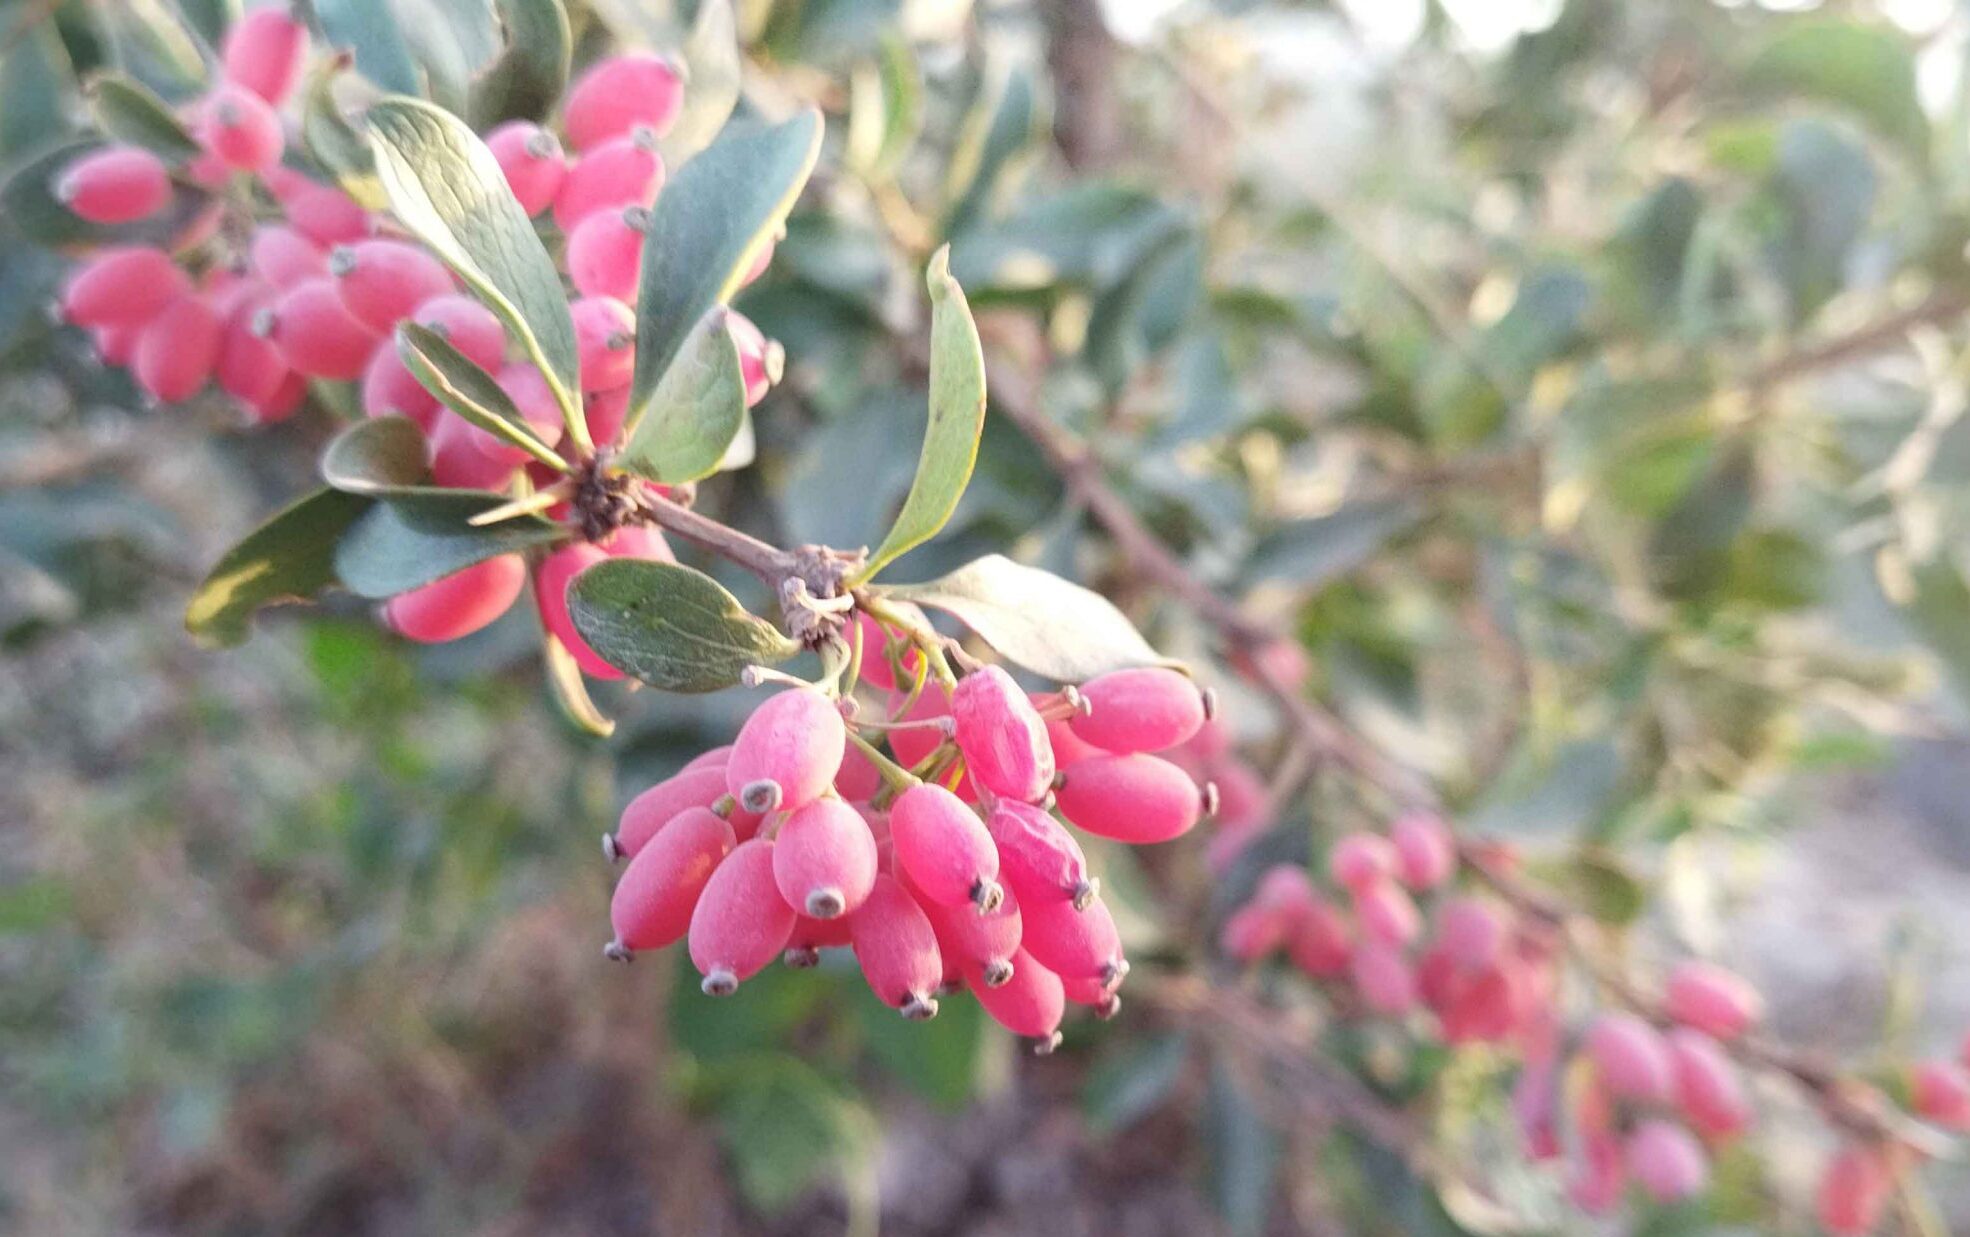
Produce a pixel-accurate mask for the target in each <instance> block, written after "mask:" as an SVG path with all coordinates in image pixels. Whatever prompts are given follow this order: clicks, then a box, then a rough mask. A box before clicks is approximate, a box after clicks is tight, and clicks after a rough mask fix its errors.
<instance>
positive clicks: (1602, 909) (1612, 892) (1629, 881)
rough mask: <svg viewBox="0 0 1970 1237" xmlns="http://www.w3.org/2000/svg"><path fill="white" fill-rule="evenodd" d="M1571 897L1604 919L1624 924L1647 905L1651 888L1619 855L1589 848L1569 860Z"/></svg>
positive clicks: (1567, 876) (1567, 878) (1566, 882)
mask: <svg viewBox="0 0 1970 1237" xmlns="http://www.w3.org/2000/svg"><path fill="white" fill-rule="evenodd" d="M1563 883H1564V885H1565V886H1566V889H1567V892H1568V894H1569V895H1570V897H1571V900H1572V901H1573V902H1575V903H1576V904H1578V905H1579V907H1580V908H1581V909H1582V910H1584V911H1586V912H1587V913H1588V914H1589V915H1591V916H1592V917H1593V918H1594V919H1596V920H1598V921H1599V922H1601V923H1604V924H1609V925H1611V926H1613V927H1625V926H1626V925H1628V924H1631V923H1633V922H1635V920H1637V919H1639V918H1640V917H1641V914H1642V912H1643V911H1644V910H1646V909H1648V891H1647V890H1646V889H1644V888H1643V887H1642V883H1641V882H1640V881H1639V880H1637V879H1635V876H1634V874H1633V873H1632V872H1630V871H1628V869H1627V867H1626V866H1625V865H1624V864H1623V863H1622V862H1621V859H1620V857H1619V856H1618V855H1614V854H1610V853H1609V852H1607V851H1603V850H1586V851H1582V852H1580V853H1579V854H1577V855H1574V856H1573V857H1572V858H1571V859H1570V860H1568V862H1567V865H1566V872H1565V875H1564V878H1563Z"/></svg>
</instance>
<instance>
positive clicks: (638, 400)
mask: <svg viewBox="0 0 1970 1237" xmlns="http://www.w3.org/2000/svg"><path fill="white" fill-rule="evenodd" d="M820 151H821V113H820V112H819V111H817V110H815V109H814V108H808V109H806V110H805V111H803V112H801V113H800V114H799V115H798V116H795V117H794V118H793V119H792V120H788V121H785V122H783V123H781V124H777V125H745V126H730V127H728V128H727V129H726V130H725V132H724V133H723V134H721V135H720V136H719V139H718V140H717V141H715V142H713V143H712V144H711V145H710V146H708V147H706V148H705V150H704V151H703V153H701V154H699V155H698V157H697V158H695V159H692V160H691V161H690V162H689V163H686V164H685V165H684V166H683V167H681V168H679V169H678V170H677V174H676V175H675V176H673V177H671V179H670V183H668V184H666V185H665V186H664V191H663V193H662V194H661V195H660V196H659V197H658V198H657V204H656V206H655V207H654V208H653V209H652V210H651V212H650V216H651V217H650V232H649V236H648V238H647V239H645V241H644V242H643V279H642V285H641V288H640V290H639V292H638V294H637V301H636V378H635V381H634V383H633V384H632V386H631V388H630V401H629V406H630V407H631V408H641V407H643V406H645V405H646V404H647V403H648V402H649V401H650V397H651V396H652V395H654V394H655V393H656V389H657V383H658V382H660V381H661V380H662V378H663V375H664V371H665V370H667V369H669V368H670V363H671V361H672V360H674V359H675V358H676V356H677V353H678V351H679V350H680V349H681V348H683V346H684V341H685V339H686V338H687V337H688V336H689V335H690V333H691V329H692V328H693V327H695V326H696V325H697V324H698V322H699V321H700V320H702V319H703V318H704V316H705V314H707V313H709V312H710V311H711V308H712V306H714V305H717V304H720V303H722V302H724V301H727V300H729V299H731V296H732V294H733V293H734V292H736V291H738V288H739V283H740V280H742V279H743V278H744V277H745V273H746V269H747V268H748V267H749V266H751V265H752V262H753V260H754V259H755V258H757V257H758V256H759V254H760V253H761V251H763V250H764V249H765V247H766V246H767V244H769V243H770V242H771V240H772V237H773V233H774V231H775V230H777V229H778V228H779V226H780V225H781V223H782V222H783V221H784V220H785V219H786V217H787V212H788V211H789V210H791V209H793V204H794V199H796V198H798V197H799V196H800V190H801V187H802V186H804V185H805V184H806V183H807V177H808V174H809V173H810V172H812V171H813V170H814V160H815V158H816V157H817V156H818V155H819V154H820Z"/></svg>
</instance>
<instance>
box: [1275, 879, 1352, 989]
mask: <svg viewBox="0 0 1970 1237" xmlns="http://www.w3.org/2000/svg"><path fill="white" fill-rule="evenodd" d="M1353 938H1354V933H1353V931H1352V930H1351V929H1350V928H1349V927H1348V921H1347V917H1346V916H1345V915H1343V914H1341V912H1340V908H1338V907H1336V906H1335V905H1334V904H1333V903H1331V902H1328V901H1325V900H1324V899H1319V898H1316V899H1314V901H1313V902H1312V903H1311V904H1310V905H1308V906H1307V907H1306V908H1305V909H1304V910H1302V911H1301V912H1300V913H1299V914H1298V915H1295V916H1294V917H1293V924H1292V933H1291V935H1289V936H1288V937H1287V939H1286V955H1287V957H1289V958H1290V959H1292V962H1293V965H1294V966H1295V967H1297V968H1298V969H1299V970H1300V972H1301V973H1302V974H1305V975H1310V976H1312V977H1313V978H1315V979H1332V978H1335V977H1337V976H1340V975H1345V974H1347V972H1348V966H1349V964H1350V963H1351V962H1352V961H1353V958H1354V939H1353Z"/></svg>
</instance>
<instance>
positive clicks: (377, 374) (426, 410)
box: [362, 339, 438, 436]
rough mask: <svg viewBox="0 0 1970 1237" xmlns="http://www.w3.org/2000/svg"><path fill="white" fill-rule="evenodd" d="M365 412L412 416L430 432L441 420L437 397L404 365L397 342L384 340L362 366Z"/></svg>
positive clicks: (419, 426) (376, 415) (381, 414)
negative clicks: (398, 351)
mask: <svg viewBox="0 0 1970 1237" xmlns="http://www.w3.org/2000/svg"><path fill="white" fill-rule="evenodd" d="M362 397H363V412H364V414H365V415H367V416H372V417H389V416H398V417H409V418H410V419H411V420H413V421H415V422H417V425H418V428H419V429H422V430H423V431H424V432H425V434H426V435H427V436H428V435H429V434H430V433H431V432H432V431H433V430H434V429H436V428H437V424H438V397H437V396H435V395H433V394H431V392H430V391H428V390H426V389H425V387H424V384H423V383H421V382H419V381H418V380H417V378H416V376H415V375H413V374H412V373H411V372H410V370H409V369H407V368H406V367H405V366H404V361H403V357H401V356H400V355H398V353H397V346H396V344H395V343H394V342H392V341H390V340H387V339H386V340H384V341H383V342H382V343H380V344H378V345H377V346H376V351H375V352H373V353H371V354H370V358H369V364H368V365H366V366H365V367H364V368H363V389H362Z"/></svg>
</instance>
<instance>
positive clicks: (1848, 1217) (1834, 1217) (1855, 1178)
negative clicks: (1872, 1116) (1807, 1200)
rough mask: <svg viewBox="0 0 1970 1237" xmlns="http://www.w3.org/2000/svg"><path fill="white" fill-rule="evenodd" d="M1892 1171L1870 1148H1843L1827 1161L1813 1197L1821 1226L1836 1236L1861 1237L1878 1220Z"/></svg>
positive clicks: (1889, 1185)
mask: <svg viewBox="0 0 1970 1237" xmlns="http://www.w3.org/2000/svg"><path fill="white" fill-rule="evenodd" d="M1893 1188H1894V1174H1893V1173H1891V1172H1890V1171H1889V1169H1888V1163H1887V1161H1886V1160H1885V1159H1884V1158H1883V1157H1882V1155H1881V1153H1880V1152H1879V1151H1877V1150H1875V1149H1874V1148H1872V1147H1863V1146H1857V1145H1849V1146H1847V1147H1843V1148H1842V1149H1841V1150H1840V1152H1839V1153H1838V1154H1836V1155H1835V1156H1834V1157H1833V1159H1831V1160H1830V1161H1828V1162H1827V1165H1826V1170H1825V1172H1824V1173H1823V1174H1822V1175H1821V1177H1820V1184H1819V1192H1818V1195H1817V1197H1816V1199H1815V1203H1816V1210H1817V1211H1818V1213H1819V1222H1820V1227H1821V1228H1824V1229H1825V1230H1826V1231H1827V1232H1829V1233H1832V1234H1834V1235H1835V1237H1863V1235H1864V1234H1867V1233H1871V1232H1873V1231H1874V1229H1875V1226H1876V1225H1878V1224H1880V1223H1881V1212H1882V1210H1883V1209H1884V1208H1885V1207H1886V1206H1887V1205H1888V1195H1889V1193H1890V1191H1891V1190H1892V1189H1893Z"/></svg>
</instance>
